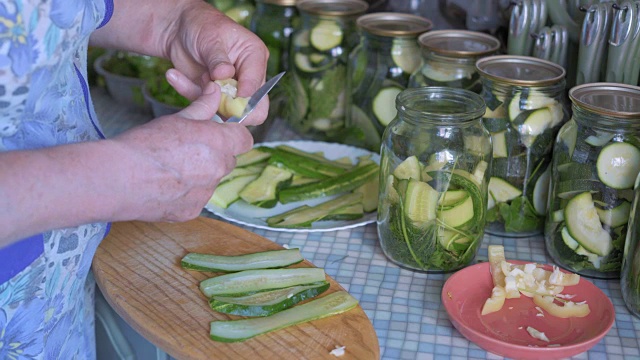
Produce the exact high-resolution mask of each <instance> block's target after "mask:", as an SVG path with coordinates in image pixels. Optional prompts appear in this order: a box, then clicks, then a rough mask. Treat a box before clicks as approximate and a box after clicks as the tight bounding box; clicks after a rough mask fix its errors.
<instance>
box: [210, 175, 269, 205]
mask: <svg viewBox="0 0 640 360" xmlns="http://www.w3.org/2000/svg"><path fill="white" fill-rule="evenodd" d="M257 178H258V175H246V176H238V177H236V178H234V179H232V180H229V181H226V182H224V183H222V184H220V185H218V187H216V189H215V191H214V192H213V195H211V198H210V199H209V204H213V205H216V206H219V207H221V208H223V209H226V208H228V207H229V206H231V204H233V203H234V202H236V201H237V200H238V199H240V192H241V191H242V189H244V188H245V187H246V186H247V185H249V184H250V183H251V182H252V181H254V180H255V179H257Z"/></svg>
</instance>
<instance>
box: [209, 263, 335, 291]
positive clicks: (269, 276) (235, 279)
mask: <svg viewBox="0 0 640 360" xmlns="http://www.w3.org/2000/svg"><path fill="white" fill-rule="evenodd" d="M325 280H326V278H325V273H324V270H323V269H320V268H293V269H260V270H245V271H240V272H236V273H231V274H225V275H220V276H216V277H212V278H209V279H206V280H204V281H202V282H200V291H202V293H203V294H204V295H205V296H206V297H208V298H210V297H212V296H216V295H234V294H243V293H249V292H258V291H266V290H275V289H282V288H286V287H290V286H296V285H302V284H310V283H315V282H319V281H325Z"/></svg>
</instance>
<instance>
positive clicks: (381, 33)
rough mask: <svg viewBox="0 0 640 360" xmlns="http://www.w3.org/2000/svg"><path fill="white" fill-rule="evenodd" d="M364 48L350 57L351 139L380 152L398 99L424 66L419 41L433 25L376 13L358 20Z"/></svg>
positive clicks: (420, 19)
mask: <svg viewBox="0 0 640 360" xmlns="http://www.w3.org/2000/svg"><path fill="white" fill-rule="evenodd" d="M357 25H358V28H359V29H360V31H361V37H360V44H359V45H358V46H357V47H356V48H355V49H354V50H353V52H352V53H351V54H350V56H349V67H348V80H349V82H348V85H347V87H348V91H349V94H350V96H349V97H348V99H347V100H348V101H347V127H348V130H347V131H348V133H349V134H350V135H351V136H350V138H349V139H348V140H349V141H348V142H349V143H351V144H352V145H357V146H360V147H363V148H367V149H370V150H373V151H376V152H378V151H380V137H381V136H382V133H383V131H384V129H385V128H386V126H387V125H388V124H389V123H390V122H391V120H393V118H394V117H395V116H396V108H395V103H396V96H397V95H398V94H399V93H400V92H401V91H402V90H404V89H405V88H407V86H408V85H409V76H410V75H411V73H412V72H414V71H415V70H416V69H417V68H419V67H420V64H421V62H422V59H421V54H420V47H419V46H418V41H417V38H418V36H419V35H420V34H422V33H424V32H426V31H429V30H430V29H431V26H432V24H431V21H430V20H428V19H425V18H423V17H420V16H416V15H411V14H400V13H384V12H382V13H373V14H367V15H363V16H360V17H359V18H358V20H357Z"/></svg>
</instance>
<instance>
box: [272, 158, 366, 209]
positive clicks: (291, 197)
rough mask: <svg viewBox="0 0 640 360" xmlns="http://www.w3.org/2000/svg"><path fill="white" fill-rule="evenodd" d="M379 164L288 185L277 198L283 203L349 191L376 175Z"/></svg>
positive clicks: (357, 167)
mask: <svg viewBox="0 0 640 360" xmlns="http://www.w3.org/2000/svg"><path fill="white" fill-rule="evenodd" d="M378 170H379V166H378V164H376V163H372V164H367V165H364V166H356V167H354V168H353V169H351V170H349V171H347V172H345V173H343V174H342V175H340V176H336V177H331V178H327V179H324V180H320V181H317V182H314V183H311V184H305V185H300V186H296V187H288V188H286V189H282V190H280V191H279V193H278V199H279V200H280V202H281V203H283V204H288V203H291V202H294V201H301V200H308V199H315V198H318V197H321V196H330V195H336V194H340V193H344V192H350V191H353V190H355V189H356V188H358V187H360V186H361V185H362V184H364V183H366V182H369V181H371V180H373V178H374V177H376V176H378V173H379V172H378Z"/></svg>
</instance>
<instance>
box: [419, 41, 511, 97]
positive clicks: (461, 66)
mask: <svg viewBox="0 0 640 360" xmlns="http://www.w3.org/2000/svg"><path fill="white" fill-rule="evenodd" d="M418 42H419V44H420V47H421V48H422V53H423V59H424V62H423V64H422V66H421V67H420V68H419V69H418V70H417V71H415V72H414V73H413V74H412V75H411V79H410V81H409V86H410V87H421V86H449V87H454V88H459V89H467V90H471V91H473V92H476V93H480V92H481V91H482V83H481V82H480V74H479V73H478V70H477V69H476V61H477V60H478V59H481V58H483V57H486V56H490V55H494V54H496V53H497V52H498V50H499V49H500V40H498V39H497V38H496V37H494V36H491V35H489V34H485V33H481V32H477V31H466V30H439V31H431V32H428V33H425V34H422V35H420V37H419V38H418Z"/></svg>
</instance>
